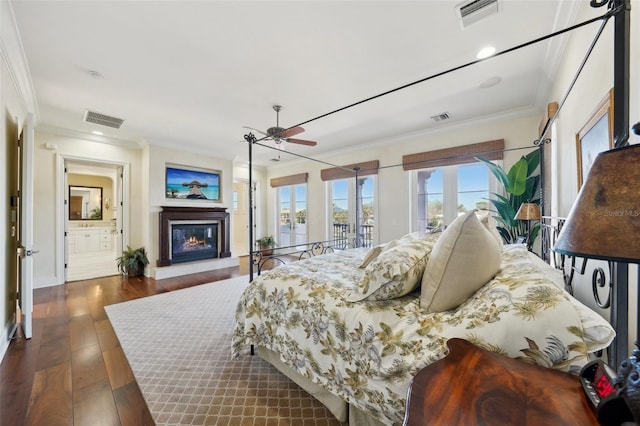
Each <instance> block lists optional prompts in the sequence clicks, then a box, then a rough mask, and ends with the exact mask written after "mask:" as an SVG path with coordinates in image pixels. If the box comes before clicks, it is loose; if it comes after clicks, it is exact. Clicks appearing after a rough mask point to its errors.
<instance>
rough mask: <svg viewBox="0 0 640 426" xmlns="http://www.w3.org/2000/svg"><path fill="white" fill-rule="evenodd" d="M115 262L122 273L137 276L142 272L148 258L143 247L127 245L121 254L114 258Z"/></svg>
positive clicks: (147, 262)
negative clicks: (135, 247) (134, 247)
mask: <svg viewBox="0 0 640 426" xmlns="http://www.w3.org/2000/svg"><path fill="white" fill-rule="evenodd" d="M116 262H117V264H118V269H119V270H120V272H122V273H123V274H124V275H128V276H129V277H137V276H138V275H141V274H142V273H143V272H144V267H145V266H147V265H148V264H149V259H148V258H147V251H146V249H145V248H144V247H140V248H137V249H133V248H131V247H130V246H127V249H126V250H124V251H123V252H122V256H120V257H118V258H117V259H116Z"/></svg>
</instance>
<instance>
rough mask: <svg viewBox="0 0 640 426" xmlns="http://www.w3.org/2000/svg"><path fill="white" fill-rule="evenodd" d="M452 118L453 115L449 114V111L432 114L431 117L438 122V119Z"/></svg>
mask: <svg viewBox="0 0 640 426" xmlns="http://www.w3.org/2000/svg"><path fill="white" fill-rule="evenodd" d="M450 118H451V116H450V115H449V113H448V112H443V113H442V114H438V115H432V116H431V119H432V120H433V121H436V122H438V121H443V120H448V119H450Z"/></svg>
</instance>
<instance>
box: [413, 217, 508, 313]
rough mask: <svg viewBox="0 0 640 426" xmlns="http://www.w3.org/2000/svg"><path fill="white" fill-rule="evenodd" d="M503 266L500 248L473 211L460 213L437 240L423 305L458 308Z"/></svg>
mask: <svg viewBox="0 0 640 426" xmlns="http://www.w3.org/2000/svg"><path fill="white" fill-rule="evenodd" d="M499 269H500V249H499V248H498V245H497V244H496V242H495V238H494V237H493V235H491V233H490V232H489V231H488V230H487V229H486V228H485V227H484V226H483V225H482V223H480V220H479V219H478V217H477V216H476V215H475V212H474V211H470V212H468V213H465V214H463V215H461V216H458V217H457V218H456V219H455V220H454V221H453V222H452V223H451V225H449V226H448V227H447V229H445V231H444V232H443V233H442V236H441V237H440V238H439V239H438V240H437V242H436V243H435V245H434V247H433V250H432V252H431V256H430V257H429V263H428V264H427V267H426V269H425V271H424V274H423V276H422V290H421V294H420V307H421V309H423V310H424V311H426V312H443V311H448V310H450V309H453V308H455V307H456V306H458V305H460V304H461V303H462V302H464V301H465V300H467V299H468V298H469V297H471V295H473V293H475V292H476V291H477V290H478V289H479V288H480V287H482V286H483V285H485V284H486V283H487V282H489V280H491V278H493V277H494V276H495V274H496V273H497V272H498V271H499Z"/></svg>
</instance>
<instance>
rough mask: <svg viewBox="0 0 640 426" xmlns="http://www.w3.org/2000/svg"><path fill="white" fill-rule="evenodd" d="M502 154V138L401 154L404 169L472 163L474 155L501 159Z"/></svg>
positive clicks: (488, 158) (489, 158)
mask: <svg viewBox="0 0 640 426" xmlns="http://www.w3.org/2000/svg"><path fill="white" fill-rule="evenodd" d="M503 156H504V139H496V140H493V141H487V142H480V143H473V144H469V145H462V146H455V147H452V148H444V149H436V150H434V151H426V152H419V153H416V154H408V155H403V156H402V168H403V169H404V170H416V169H426V168H432V167H442V166H451V165H453V164H465V163H473V162H474V161H476V160H475V157H482V158H486V159H487V160H502V158H503Z"/></svg>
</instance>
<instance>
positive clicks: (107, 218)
mask: <svg viewBox="0 0 640 426" xmlns="http://www.w3.org/2000/svg"><path fill="white" fill-rule="evenodd" d="M62 161H63V163H64V167H63V170H64V176H63V185H62V186H63V188H62V191H61V192H62V194H63V198H64V203H63V206H64V212H62V215H61V216H62V218H63V229H64V238H63V241H64V243H63V245H64V248H63V249H64V281H65V282H66V281H77V280H85V279H92V278H98V277H103V276H110V275H117V274H118V273H119V271H118V268H117V264H116V258H117V257H118V256H120V255H121V254H122V250H123V247H124V244H125V242H124V240H125V238H124V236H125V235H126V233H125V228H126V226H125V222H126V221H125V220H123V219H124V218H125V214H124V210H125V203H124V200H125V199H126V197H125V194H124V192H125V187H126V186H125V185H124V180H125V176H126V174H127V173H125V169H126V168H125V166H124V165H123V164H116V163H105V162H98V161H94V160H88V159H77V158H64V159H63V160H62Z"/></svg>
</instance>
